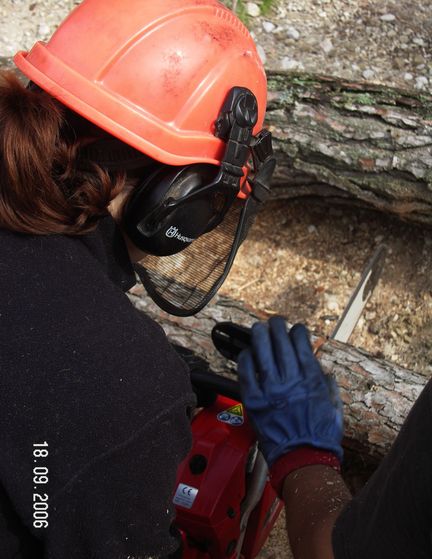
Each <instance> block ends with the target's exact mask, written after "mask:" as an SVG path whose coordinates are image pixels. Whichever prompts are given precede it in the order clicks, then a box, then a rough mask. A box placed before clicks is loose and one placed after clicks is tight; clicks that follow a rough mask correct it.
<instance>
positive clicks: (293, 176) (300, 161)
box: [267, 72, 432, 225]
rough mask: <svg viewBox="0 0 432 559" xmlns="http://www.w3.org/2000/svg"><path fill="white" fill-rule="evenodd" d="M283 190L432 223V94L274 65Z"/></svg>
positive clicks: (277, 188)
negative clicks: (288, 69)
mask: <svg viewBox="0 0 432 559" xmlns="http://www.w3.org/2000/svg"><path fill="white" fill-rule="evenodd" d="M268 78H269V104H268V112H267V125H268V126H269V127H270V129H271V130H272V132H273V135H274V138H275V148H276V154H277V159H278V167H277V170H276V174H275V180H274V185H273V196H274V197H276V198H295V197H299V196H320V197H325V198H327V199H328V203H333V202H345V203H350V204H356V205H361V206H369V207H373V208H375V209H377V210H381V211H384V212H388V213H392V214H395V215H397V216H399V217H401V218H403V219H405V220H409V221H412V222H416V223H419V224H428V225H430V224H432V96H430V95H427V94H425V93H420V92H414V91H412V92H409V91H402V90H398V89H394V88H389V87H384V86H380V85H375V84H369V83H353V82H348V81H344V80H341V79H335V78H329V77H324V76H311V75H308V74H296V73H289V72H269V73H268Z"/></svg>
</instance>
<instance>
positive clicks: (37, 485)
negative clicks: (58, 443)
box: [33, 442, 49, 528]
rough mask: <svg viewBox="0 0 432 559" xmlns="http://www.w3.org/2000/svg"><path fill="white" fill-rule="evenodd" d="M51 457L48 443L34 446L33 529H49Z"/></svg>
mask: <svg viewBox="0 0 432 559" xmlns="http://www.w3.org/2000/svg"><path fill="white" fill-rule="evenodd" d="M48 455H49V450H48V443H47V442H43V443H35V444H33V463H34V466H33V490H34V493H33V527H34V528H48V509H49V504H48V494H47V493H44V492H43V491H44V490H46V485H47V483H48V468H47V466H46V464H47V461H46V460H47V458H48Z"/></svg>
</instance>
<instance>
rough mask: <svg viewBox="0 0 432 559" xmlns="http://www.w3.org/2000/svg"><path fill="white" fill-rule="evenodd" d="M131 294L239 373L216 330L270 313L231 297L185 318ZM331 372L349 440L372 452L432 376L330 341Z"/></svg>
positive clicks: (217, 362) (181, 338)
mask: <svg viewBox="0 0 432 559" xmlns="http://www.w3.org/2000/svg"><path fill="white" fill-rule="evenodd" d="M135 293H136V294H135V295H132V296H131V299H132V301H133V303H134V304H135V305H136V307H137V308H138V309H139V310H141V311H143V312H145V313H146V314H147V315H149V316H150V317H152V318H153V319H154V320H156V321H157V322H158V323H159V324H160V325H161V326H162V327H163V328H164V330H165V332H166V334H167V336H168V337H169V338H170V340H171V341H173V342H175V343H177V344H179V345H182V346H184V347H187V348H189V349H192V350H193V351H195V353H196V354H198V355H200V356H202V357H204V358H205V359H206V360H207V361H208V362H209V364H210V367H211V369H212V370H213V371H215V372H218V373H223V374H226V373H231V374H233V373H235V365H234V364H233V363H232V362H229V361H227V360H226V359H225V358H223V357H222V356H221V355H220V354H219V353H218V352H217V351H216V350H215V349H214V347H213V344H212V341H211V337H210V333H211V330H212V328H213V326H214V325H215V324H216V323H218V322H223V321H232V322H236V323H238V324H242V325H245V326H249V325H251V324H253V322H255V321H256V320H257V319H265V318H267V316H266V315H263V314H258V313H256V312H254V311H253V310H252V309H249V308H247V307H246V306H244V305H243V304H241V303H238V302H236V301H232V300H230V299H228V298H225V297H218V298H216V299H215V301H214V302H213V303H212V304H211V305H208V306H207V307H206V309H204V310H203V311H201V312H200V313H199V314H198V315H197V316H195V317H189V318H179V317H175V316H171V315H168V314H166V313H165V312H163V311H161V310H160V309H159V308H158V307H157V306H156V305H155V304H154V303H153V302H152V301H150V299H148V298H147V297H145V296H144V295H143V294H142V291H141V289H140V288H137V289H135ZM319 360H320V362H321V365H322V367H323V369H324V371H325V372H327V373H329V374H332V375H334V376H335V377H336V379H337V382H338V384H339V386H340V389H341V396H342V399H343V402H344V413H345V434H346V440H345V445H346V447H347V448H348V449H350V450H353V451H355V452H356V453H359V454H361V455H365V456H368V457H370V458H380V457H382V456H383V455H384V454H385V453H386V452H387V451H388V449H389V447H390V445H391V444H392V442H393V440H394V438H395V436H396V435H397V433H398V432H399V430H400V428H401V426H402V423H403V421H404V419H405V417H406V416H407V414H408V412H409V410H410V409H411V407H412V405H413V404H414V402H415V400H416V399H417V397H418V396H419V394H420V392H421V390H422V389H423V387H424V385H425V384H426V382H427V379H426V378H425V377H424V376H421V375H419V374H417V373H414V372H411V371H408V370H406V369H403V368H401V367H398V366H397V365H395V364H393V363H389V362H387V361H384V360H382V359H376V358H374V357H373V356H372V355H370V354H368V353H367V352H365V351H362V350H361V349H357V348H354V347H352V346H350V345H347V344H341V343H339V342H334V341H330V340H329V341H327V342H326V343H324V345H323V346H322V348H321V350H320V352H319Z"/></svg>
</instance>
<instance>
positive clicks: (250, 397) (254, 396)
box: [237, 349, 263, 405]
mask: <svg viewBox="0 0 432 559" xmlns="http://www.w3.org/2000/svg"><path fill="white" fill-rule="evenodd" d="M237 373H238V377H239V381H240V391H241V395H242V400H243V402H244V404H245V405H247V404H248V402H249V401H251V402H252V401H255V402H256V401H257V400H259V399H262V398H263V393H262V390H261V388H260V386H259V384H258V379H257V376H256V373H255V362H254V359H253V357H252V352H251V350H250V349H244V350H243V351H242V352H241V353H240V355H239V357H238V360H237Z"/></svg>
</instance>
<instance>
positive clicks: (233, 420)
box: [216, 404, 244, 427]
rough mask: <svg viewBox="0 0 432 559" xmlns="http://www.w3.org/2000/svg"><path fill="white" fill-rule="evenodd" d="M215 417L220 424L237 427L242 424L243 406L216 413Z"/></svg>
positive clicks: (237, 405)
mask: <svg viewBox="0 0 432 559" xmlns="http://www.w3.org/2000/svg"><path fill="white" fill-rule="evenodd" d="M216 417H217V419H218V420H219V421H221V422H222V423H228V424H229V425H232V426H233V427H239V426H240V425H243V423H244V416H243V406H242V405H241V404H236V405H235V406H231V407H230V408H228V409H227V410H224V411H221V412H220V413H218V414H217V416H216Z"/></svg>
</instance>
